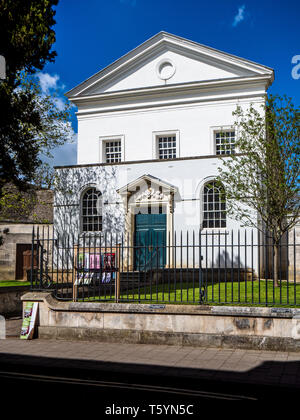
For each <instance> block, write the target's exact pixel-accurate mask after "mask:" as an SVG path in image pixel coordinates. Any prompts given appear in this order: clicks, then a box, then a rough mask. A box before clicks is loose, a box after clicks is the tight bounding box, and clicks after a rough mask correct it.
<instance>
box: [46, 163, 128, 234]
mask: <svg viewBox="0 0 300 420" xmlns="http://www.w3.org/2000/svg"><path fill="white" fill-rule="evenodd" d="M116 182H117V167H115V166H91V167H79V168H61V169H56V174H55V203H54V226H55V231H56V234H57V235H59V236H60V237H62V236H67V235H71V236H74V238H78V236H79V235H80V234H81V231H80V229H81V227H80V217H81V203H80V200H81V196H82V193H83V192H84V191H85V190H86V189H87V188H89V187H95V188H96V189H97V190H98V191H100V192H101V194H102V220H103V226H104V228H105V230H104V232H105V231H106V232H110V233H114V234H116V233H117V234H119V235H120V234H121V233H122V232H123V226H124V210H123V205H122V203H121V198H120V196H119V195H118V194H117V192H116V189H117V185H116Z"/></svg>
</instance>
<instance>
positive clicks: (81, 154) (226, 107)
mask: <svg viewBox="0 0 300 420" xmlns="http://www.w3.org/2000/svg"><path fill="white" fill-rule="evenodd" d="M273 79H274V72H273V70H272V69H270V68H268V67H266V66H263V65H260V64H257V63H253V62H251V61H248V60H245V59H241V58H239V57H235V56H232V55H230V54H227V53H224V52H221V51H218V50H215V49H212V48H209V47H206V46H203V45H200V44H198V43H195V42H192V41H189V40H186V39H183V38H180V37H178V36H174V35H171V34H168V33H165V32H160V33H159V34H157V35H155V36H154V37H152V38H151V39H149V40H148V41H146V42H145V43H143V44H142V45H140V46H138V47H137V48H135V49H134V50H132V51H131V52H129V53H128V54H126V55H125V56H123V57H121V58H120V59H119V60H117V61H115V62H114V63H113V64H111V65H110V66H108V67H106V68H105V69H104V70H102V71H100V72H99V73H97V74H95V75H94V76H92V77H90V78H89V79H87V80H86V81H84V82H83V83H81V84H80V85H79V86H77V87H75V88H74V89H72V90H71V91H70V92H68V94H67V96H68V98H69V99H70V101H71V102H72V103H73V104H75V105H76V106H77V107H78V112H77V118H78V157H77V165H74V166H69V167H57V168H56V171H57V175H58V176H57V179H58V183H57V190H56V197H55V206H54V225H55V227H56V229H57V231H58V232H59V233H60V234H64V233H70V232H71V233H72V234H73V235H75V236H80V235H81V234H94V233H95V232H96V233H99V234H101V235H104V234H105V232H108V233H110V234H111V233H113V234H118V235H124V238H125V240H126V243H128V244H129V245H136V244H139V243H140V244H145V236H144V235H145V232H146V231H147V234H148V235H149V234H150V236H151V234H152V233H153V232H156V235H158V236H159V238H160V239H159V241H160V243H163V244H165V245H166V246H172V245H174V244H175V241H176V243H178V242H179V241H180V240H181V242H182V243H187V242H189V241H192V240H193V239H192V237H193V235H195V234H196V235H197V234H198V232H199V231H200V232H202V234H205V235H206V238H210V235H211V234H214V233H216V232H218V233H219V234H221V235H222V236H221V238H222V239H221V241H223V242H222V243H224V240H225V239H224V238H225V236H226V235H230V234H231V232H232V231H237V229H239V227H240V225H239V224H238V222H237V221H235V220H233V219H230V218H229V217H228V215H227V214H226V199H225V202H224V197H225V196H224V191H222V190H220V188H219V187H217V186H216V185H215V184H214V179H215V178H216V176H217V175H218V166H219V165H221V160H220V156H223V157H224V156H226V155H228V154H230V153H233V152H234V151H235V149H234V147H235V139H236V136H237V133H236V129H235V127H234V116H233V115H232V113H233V111H235V110H236V107H237V105H239V106H241V107H242V108H244V109H246V108H248V107H249V106H250V104H252V105H254V106H256V107H258V108H259V107H260V106H261V105H263V104H264V97H265V94H266V91H267V89H268V87H269V86H270V84H271V83H272V81H273ZM181 232H182V233H181ZM175 235H177V237H175ZM249 235H253V233H252V232H249ZM254 235H256V233H254ZM141 237H142V239H141ZM206 240H207V241H208V240H210V241H211V240H214V239H213V235H212V236H211V238H210V239H206ZM239 240H240V241H241V243H242V242H243V241H244V240H246V241H247V238H246V239H243V238H240V239H239ZM248 240H250V239H248ZM139 241H141V242H139ZM190 243H191V242H190ZM231 257H233V256H231ZM184 258H185V261H184V263H183V264H186V265H188V264H189V258H190V257H184ZM212 258H213V257H212ZM234 258H235V257H234ZM239 258H240V259H242V260H243V259H244V260H245V259H246V260H247V255H246V253H245V255H243V256H239ZM133 259H134V257H133V256H132V263H131V264H132V266H134V265H136V263H135V262H134V261H133ZM244 262H245V261H244ZM204 263H205V262H203V264H204ZM206 263H207V262H206ZM257 263H258V262H257V261H254V265H257ZM163 264H165V265H167V266H171V265H174V255H173V256H172V255H171V256H170V255H169V256H165V259H164V261H163ZM193 264H194V261H193ZM196 264H199V260H198V261H196ZM219 264H222V263H221V262H219ZM245 264H246V262H245Z"/></svg>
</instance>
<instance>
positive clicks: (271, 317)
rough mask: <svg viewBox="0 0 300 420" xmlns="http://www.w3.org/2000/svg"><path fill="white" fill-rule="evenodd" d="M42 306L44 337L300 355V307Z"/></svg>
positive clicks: (45, 300) (40, 298) (48, 300)
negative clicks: (293, 352) (280, 352)
mask: <svg viewBox="0 0 300 420" xmlns="http://www.w3.org/2000/svg"><path fill="white" fill-rule="evenodd" d="M22 300H23V302H24V303H25V302H26V301H36V302H39V325H38V333H39V337H41V338H51V339H53V338H56V339H72V340H73V339H78V340H80V339H81V340H99V341H114V342H132V343H144V344H145V343H155V344H159V343H161V344H168V345H172V344H175V345H191V346H201V345H205V346H214V347H215V346H218V347H234V348H250V349H251V348H252V349H253V348H254V349H267V350H281V351H283V350H284V351H300V309H297V308H293V309H291V308H258V307H225V306H224V307H222V306H201V305H200V306H198V305H155V304H154V305H145V304H116V303H99V302H94V303H92V302H88V303H84V302H62V301H57V300H56V299H54V298H53V297H52V296H51V294H50V293H28V294H26V295H24V296H23V297H22Z"/></svg>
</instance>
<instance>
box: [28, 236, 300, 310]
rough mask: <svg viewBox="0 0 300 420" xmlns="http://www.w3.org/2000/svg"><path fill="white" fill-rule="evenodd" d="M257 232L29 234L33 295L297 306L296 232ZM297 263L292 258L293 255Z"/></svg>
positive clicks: (299, 296) (299, 298)
mask: <svg viewBox="0 0 300 420" xmlns="http://www.w3.org/2000/svg"><path fill="white" fill-rule="evenodd" d="M274 249H275V244H274V242H273V241H272V240H271V239H270V238H268V237H267V236H265V235H262V234H261V233H259V232H258V231H253V230H243V231H218V232H216V231H212V232H209V231H199V232H195V231H192V232H191V231H187V232H180V233H177V232H175V233H174V234H173V235H171V234H169V235H167V237H161V236H158V235H152V237H151V236H150V237H145V236H143V238H138V237H135V239H134V242H133V243H132V237H131V236H130V235H118V234H112V233H97V234H83V235H79V236H77V237H75V235H74V234H64V235H60V234H59V233H57V232H55V230H52V229H50V228H44V229H42V230H39V229H38V230H36V231H35V230H33V233H32V255H33V258H31V269H30V270H28V277H29V279H30V281H31V288H32V289H33V290H51V292H52V293H53V294H54V296H55V297H56V298H58V299H62V300H73V301H103V302H105V301H110V302H115V301H116V302H138V303H150V304H151V303H152V304H167V303H177V304H238V305H245V304H246V305H266V306H277V305H278V306H281V305H283V306H285V305H286V306H299V305H300V271H299V265H297V264H299V262H297V255H299V244H298V243H296V231H293V232H290V233H289V234H287V235H285V237H284V238H283V239H282V241H281V243H280V245H279V257H278V273H277V274H278V280H277V283H276V281H275V273H274V267H275V264H274ZM298 260H299V258H298Z"/></svg>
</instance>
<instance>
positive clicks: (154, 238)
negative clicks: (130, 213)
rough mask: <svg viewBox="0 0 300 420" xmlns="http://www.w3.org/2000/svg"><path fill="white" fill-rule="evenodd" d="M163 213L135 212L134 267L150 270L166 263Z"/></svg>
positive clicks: (164, 218)
mask: <svg viewBox="0 0 300 420" xmlns="http://www.w3.org/2000/svg"><path fill="white" fill-rule="evenodd" d="M166 223H167V218H166V215H165V214H136V215H135V234H134V248H135V250H134V251H135V252H134V255H135V258H134V269H135V270H150V269H155V268H163V267H164V266H165V265H166Z"/></svg>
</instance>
